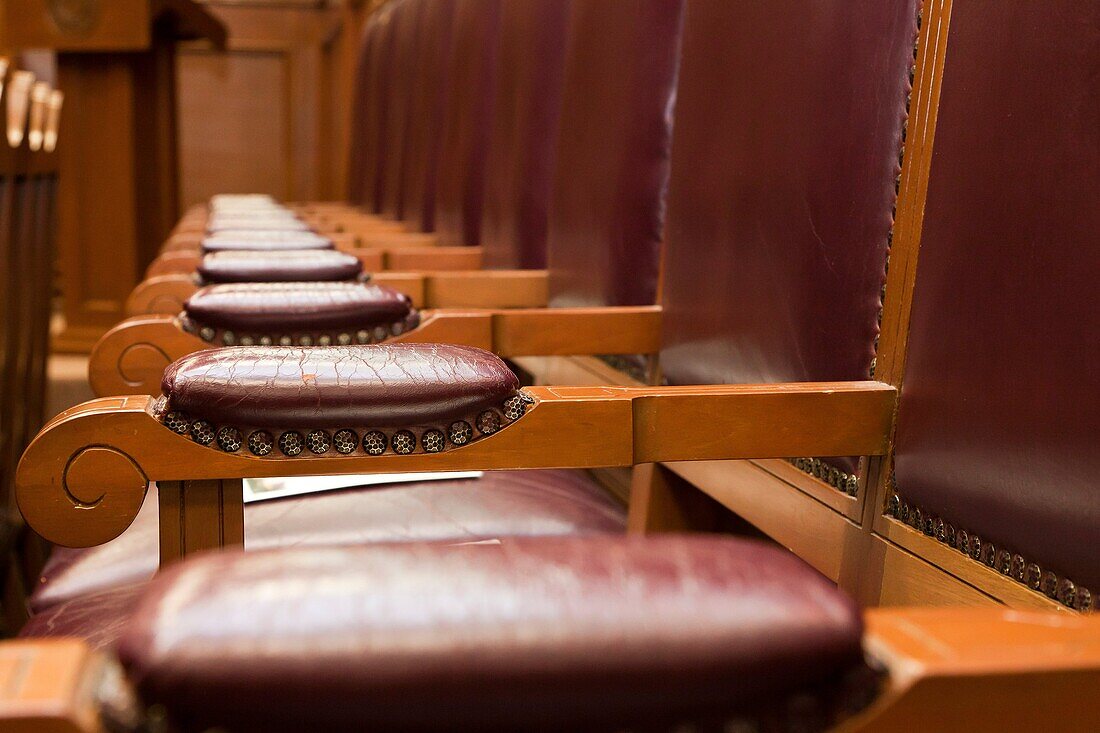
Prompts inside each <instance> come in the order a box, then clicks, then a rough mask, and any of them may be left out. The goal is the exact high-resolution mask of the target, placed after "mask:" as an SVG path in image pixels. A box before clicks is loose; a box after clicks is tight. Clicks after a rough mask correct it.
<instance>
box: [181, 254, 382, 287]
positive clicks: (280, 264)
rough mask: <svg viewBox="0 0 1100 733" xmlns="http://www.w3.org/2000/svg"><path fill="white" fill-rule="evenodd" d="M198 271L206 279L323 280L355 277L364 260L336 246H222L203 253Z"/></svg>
mask: <svg viewBox="0 0 1100 733" xmlns="http://www.w3.org/2000/svg"><path fill="white" fill-rule="evenodd" d="M198 272H199V277H201V278H202V280H203V282H208V283H266V282H323V281H333V280H354V279H355V278H357V277H359V275H360V274H362V272H363V263H362V262H360V261H359V258H358V257H356V256H355V255H350V254H348V253H347V252H337V251H336V250H277V251H274V252H265V251H262V250H225V251H221V252H210V253H209V254H207V255H205V256H204V257H203V258H202V263H201V264H200V265H199V268H198Z"/></svg>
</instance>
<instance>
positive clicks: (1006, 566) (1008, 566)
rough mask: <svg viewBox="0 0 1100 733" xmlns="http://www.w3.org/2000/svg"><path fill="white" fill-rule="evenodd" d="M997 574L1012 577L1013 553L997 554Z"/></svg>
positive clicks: (1005, 551)
mask: <svg viewBox="0 0 1100 733" xmlns="http://www.w3.org/2000/svg"><path fill="white" fill-rule="evenodd" d="M997 572H999V573H1000V574H1001V575H1008V576H1010V577H1011V576H1012V553H1011V552H1008V551H1007V550H1001V551H1000V552H998V553H997Z"/></svg>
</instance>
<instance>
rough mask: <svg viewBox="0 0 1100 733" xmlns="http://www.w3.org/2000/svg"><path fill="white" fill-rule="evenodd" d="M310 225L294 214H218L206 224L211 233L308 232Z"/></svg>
mask: <svg viewBox="0 0 1100 733" xmlns="http://www.w3.org/2000/svg"><path fill="white" fill-rule="evenodd" d="M309 230H310V229H309V225H308V224H306V223H305V222H304V221H302V220H301V219H297V218H295V217H294V216H284V215H276V216H248V215H246V216H239V215H228V214H227V215H224V216H223V215H218V216H216V217H214V218H212V219H210V221H208V222H207V224H206V231H207V232H208V233H210V234H218V233H219V232H308V231H309Z"/></svg>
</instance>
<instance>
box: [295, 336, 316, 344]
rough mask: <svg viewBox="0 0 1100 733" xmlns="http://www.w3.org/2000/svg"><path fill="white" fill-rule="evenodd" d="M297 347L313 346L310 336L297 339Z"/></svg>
mask: <svg viewBox="0 0 1100 733" xmlns="http://www.w3.org/2000/svg"><path fill="white" fill-rule="evenodd" d="M298 345H299V346H313V337H312V336H302V337H300V338H299V339H298Z"/></svg>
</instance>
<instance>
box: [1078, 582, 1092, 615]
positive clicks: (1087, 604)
mask: <svg viewBox="0 0 1100 733" xmlns="http://www.w3.org/2000/svg"><path fill="white" fill-rule="evenodd" d="M1074 607H1075V608H1076V609H1077V610H1078V611H1084V612H1086V613H1088V612H1090V611H1092V593H1091V592H1090V591H1089V589H1088V588H1078V589H1077V604H1076V605H1075V606H1074Z"/></svg>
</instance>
